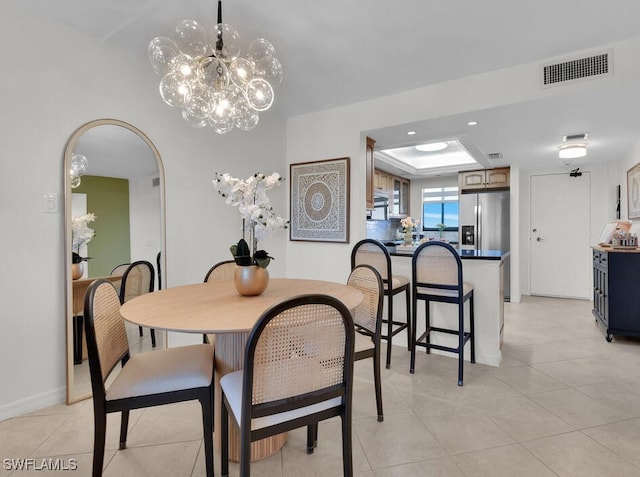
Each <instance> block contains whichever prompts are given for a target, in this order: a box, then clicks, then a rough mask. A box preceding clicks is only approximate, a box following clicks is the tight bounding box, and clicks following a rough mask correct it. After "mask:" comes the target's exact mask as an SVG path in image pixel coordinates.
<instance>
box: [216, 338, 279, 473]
mask: <svg viewBox="0 0 640 477" xmlns="http://www.w3.org/2000/svg"><path fill="white" fill-rule="evenodd" d="M248 337H249V333H220V334H217V335H216V339H215V363H216V373H215V404H214V416H215V427H216V432H215V435H214V437H215V441H214V442H215V448H216V450H217V451H218V453H219V452H220V433H219V432H218V431H217V430H218V429H220V424H219V422H220V406H221V405H222V400H221V397H222V391H221V389H220V378H221V377H222V376H224V375H225V374H227V373H231V372H233V371H238V370H240V369H243V367H244V348H245V345H246V343H247V339H248ZM286 440H287V434H286V433H284V434H279V435H277V436H273V437H267V438H266V439H261V440H259V441H255V442H252V443H251V461H256V460H260V459H264V458H266V457H269V456H271V455H273V454H275V453H276V452H278V451H279V450H280V448H281V447H282V446H283V445H284V443H285V442H286ZM229 460H232V461H234V462H239V461H240V429H238V426H237V425H236V423H235V422H234V419H233V418H232V417H231V416H230V417H229Z"/></svg>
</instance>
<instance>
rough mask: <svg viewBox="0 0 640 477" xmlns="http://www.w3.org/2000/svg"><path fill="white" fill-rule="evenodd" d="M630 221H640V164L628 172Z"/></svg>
mask: <svg viewBox="0 0 640 477" xmlns="http://www.w3.org/2000/svg"><path fill="white" fill-rule="evenodd" d="M627 204H628V206H629V214H628V215H629V219H640V162H639V163H638V164H636V165H635V166H633V167H632V168H631V169H629V170H628V171H627Z"/></svg>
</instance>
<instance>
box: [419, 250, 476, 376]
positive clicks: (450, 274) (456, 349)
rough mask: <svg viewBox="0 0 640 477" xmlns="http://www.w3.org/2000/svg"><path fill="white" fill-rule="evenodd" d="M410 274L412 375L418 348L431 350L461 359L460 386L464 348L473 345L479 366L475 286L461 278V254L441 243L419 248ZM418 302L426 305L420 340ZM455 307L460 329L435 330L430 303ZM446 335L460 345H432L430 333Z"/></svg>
mask: <svg viewBox="0 0 640 477" xmlns="http://www.w3.org/2000/svg"><path fill="white" fill-rule="evenodd" d="M411 274H412V280H413V290H412V295H413V315H412V318H411V319H412V322H413V330H414V336H413V340H412V341H413V342H412V345H411V364H410V367H409V372H410V373H413V372H414V370H415V363H416V346H421V347H424V348H426V351H427V353H429V352H430V351H431V349H437V350H441V351H448V352H450V353H456V354H457V355H458V386H462V384H463V373H464V346H465V344H466V343H467V342H468V341H470V342H471V346H470V347H471V350H470V351H471V357H470V360H471V362H472V363H475V362H476V353H475V345H474V341H475V336H474V304H473V286H471V285H470V284H469V283H465V282H464V280H463V277H462V260H460V256H459V255H458V252H456V250H455V249H454V248H453V247H452V246H451V245H449V244H448V243H445V242H440V241H438V240H433V241H429V242H426V243H423V244H422V245H420V246H419V247H418V248H417V249H416V250H415V252H414V253H413V258H412V262H411ZM418 300H424V302H425V332H424V333H423V334H422V335H421V336H420V337H417V331H416V330H417V327H416V326H417V307H418ZM467 300H468V301H469V327H468V331H465V323H464V321H465V320H464V304H465V302H466V301H467ZM431 302H443V303H453V304H456V305H457V306H458V320H457V325H458V326H457V328H453V327H452V326H453V324H451V327H449V326H447V327H445V326H444V324H442V326H432V324H431V316H430V303H431ZM434 332H435V333H444V334H449V335H456V337H457V345H456V346H446V345H444V344H435V343H432V342H431V333H434Z"/></svg>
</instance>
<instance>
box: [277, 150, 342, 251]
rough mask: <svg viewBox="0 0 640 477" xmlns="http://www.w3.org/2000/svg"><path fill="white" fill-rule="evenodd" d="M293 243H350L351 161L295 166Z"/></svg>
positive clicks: (308, 163) (328, 161) (292, 189)
mask: <svg viewBox="0 0 640 477" xmlns="http://www.w3.org/2000/svg"><path fill="white" fill-rule="evenodd" d="M290 230H291V240H308V241H321V242H348V241H349V158H348V157H343V158H339V159H329V160H325V161H318V162H305V163H299V164H291V229H290Z"/></svg>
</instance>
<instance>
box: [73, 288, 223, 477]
mask: <svg viewBox="0 0 640 477" xmlns="http://www.w3.org/2000/svg"><path fill="white" fill-rule="evenodd" d="M84 309H85V318H86V323H87V350H88V353H89V372H90V375H91V389H92V391H93V414H94V444H93V477H98V476H101V475H102V467H103V465H104V450H105V437H106V429H107V414H108V413H112V412H122V417H121V426H120V449H125V448H126V444H127V428H128V424H129V411H130V410H131V409H139V408H145V407H151V406H158V405H161V404H169V403H174V402H182V401H190V400H194V399H198V400H199V401H200V404H201V406H202V424H203V429H204V449H205V465H206V471H207V477H213V349H212V348H211V346H209V345H203V344H199V345H193V346H182V347H177V348H167V349H163V350H158V351H150V352H147V353H140V354H136V355H133V356H131V355H130V353H129V343H128V341H127V332H126V329H125V324H124V319H123V318H122V315H120V299H119V297H118V295H117V293H116V290H115V288H114V287H113V285H112V284H111V283H109V282H108V281H106V280H97V281H95V282H94V283H92V284H91V285H90V286H89V288H88V290H87V294H86V295H85V302H84ZM118 363H121V364H122V369H121V370H120V372H119V373H118V374H117V376H116V377H115V378H114V379H113V381H112V382H111V384H110V385H109V387H108V388H107V387H106V386H105V382H106V380H107V378H109V376H110V374H111V373H112V371H113V370H114V368H116V366H117V364H118Z"/></svg>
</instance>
